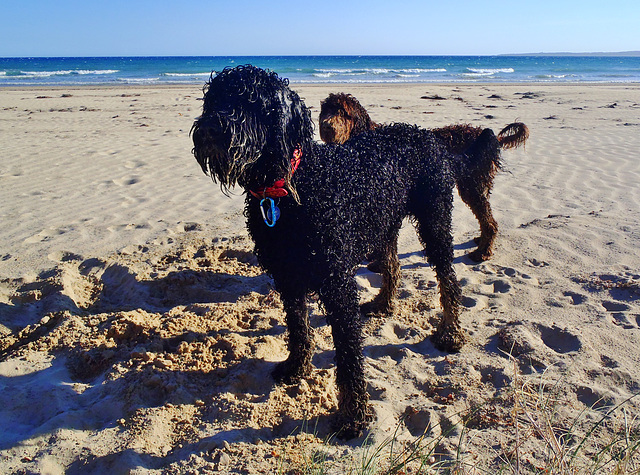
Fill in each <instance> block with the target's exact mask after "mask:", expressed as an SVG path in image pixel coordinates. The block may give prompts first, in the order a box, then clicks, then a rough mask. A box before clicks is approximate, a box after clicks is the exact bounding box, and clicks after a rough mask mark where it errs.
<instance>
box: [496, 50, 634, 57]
mask: <svg viewBox="0 0 640 475" xmlns="http://www.w3.org/2000/svg"><path fill="white" fill-rule="evenodd" d="M499 56H612V57H620V56H625V57H629V56H636V57H640V51H619V52H613V53H602V52H600V53H567V52H561V53H514V54H501V55H499Z"/></svg>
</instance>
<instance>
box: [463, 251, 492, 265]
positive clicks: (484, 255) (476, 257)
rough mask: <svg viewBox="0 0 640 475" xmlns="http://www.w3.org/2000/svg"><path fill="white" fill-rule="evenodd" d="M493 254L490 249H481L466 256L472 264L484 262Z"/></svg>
mask: <svg viewBox="0 0 640 475" xmlns="http://www.w3.org/2000/svg"><path fill="white" fill-rule="evenodd" d="M492 255H493V252H492V251H491V250H490V249H481V248H478V249H476V250H475V251H472V252H470V253H469V254H468V256H469V259H471V260H472V261H473V262H484V261H487V260H489V259H491V256H492Z"/></svg>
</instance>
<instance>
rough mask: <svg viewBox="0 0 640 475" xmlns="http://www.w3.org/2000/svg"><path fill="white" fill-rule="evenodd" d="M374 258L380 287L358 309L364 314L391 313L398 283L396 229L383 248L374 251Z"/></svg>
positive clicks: (398, 265) (398, 268)
mask: <svg viewBox="0 0 640 475" xmlns="http://www.w3.org/2000/svg"><path fill="white" fill-rule="evenodd" d="M376 258H377V263H378V266H379V268H380V273H381V274H382V287H380V292H379V293H378V295H376V296H375V297H374V299H373V300H371V301H370V302H366V303H364V304H362V305H361V307H360V309H361V311H362V314H363V315H365V316H371V315H391V314H392V313H393V300H394V299H395V297H396V293H397V291H398V285H399V283H400V261H399V260H398V233H397V231H396V232H395V234H394V236H393V238H392V239H391V240H390V241H388V242H387V243H386V244H385V248H384V250H383V251H382V252H380V253H376Z"/></svg>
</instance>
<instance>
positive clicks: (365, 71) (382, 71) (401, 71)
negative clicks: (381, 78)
mask: <svg viewBox="0 0 640 475" xmlns="http://www.w3.org/2000/svg"><path fill="white" fill-rule="evenodd" d="M316 71H318V72H317V73H314V74H313V75H314V76H317V77H322V76H320V75H321V74H322V75H324V74H330V75H334V74H342V75H346V76H349V75H363V74H374V75H382V74H421V73H446V72H447V70H446V69H445V68H433V69H425V68H403V69H388V68H364V69H351V68H349V69H316Z"/></svg>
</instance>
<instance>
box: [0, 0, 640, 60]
mask: <svg viewBox="0 0 640 475" xmlns="http://www.w3.org/2000/svg"><path fill="white" fill-rule="evenodd" d="M628 50H640V0H609V1H606V0H583V1H574V0H569V1H564V0H538V1H527V0H523V1H517V0H516V1H502V0H489V1H482V0H475V1H472V0H439V1H437V2H436V1H430V0H366V1H365V0H355V1H349V0H341V1H336V0H317V1H307V0H298V1H291V0H284V1H278V0H263V1H258V0H208V1H201V0H193V1H190V0H182V1H181V0H101V1H98V0H0V56H4V57H7V56H119V55H123V56H135V55H142V56H147V55H151V56H155V55H179V56H182V55H204V56H216V55H306V54H309V55H316V54H327V55H337V54H345V55H351V54H426V55H433V54H436V55H437V54H445V55H448V54H453V55H455V54H471V55H475V54H502V53H537V52H565V51H568V52H594V51H598V52H600V51H604V52H612V51H628Z"/></svg>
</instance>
